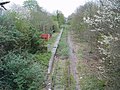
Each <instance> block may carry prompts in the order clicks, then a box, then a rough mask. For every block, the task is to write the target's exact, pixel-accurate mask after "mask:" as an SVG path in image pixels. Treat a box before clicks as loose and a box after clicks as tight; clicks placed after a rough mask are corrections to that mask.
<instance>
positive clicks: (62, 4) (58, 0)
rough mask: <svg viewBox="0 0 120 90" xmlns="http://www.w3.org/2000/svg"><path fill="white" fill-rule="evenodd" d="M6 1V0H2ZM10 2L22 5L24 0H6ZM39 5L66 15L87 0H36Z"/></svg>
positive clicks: (49, 10) (51, 11)
mask: <svg viewBox="0 0 120 90" xmlns="http://www.w3.org/2000/svg"><path fill="white" fill-rule="evenodd" d="M3 1H7V0H3ZM8 1H11V3H13V2H14V3H16V4H20V5H22V3H23V1H25V0H8ZM37 1H38V3H39V5H40V7H42V8H43V9H45V10H46V11H48V12H50V13H53V12H54V11H56V10H60V11H62V13H63V14H64V15H65V16H66V17H67V16H68V15H70V14H72V13H73V12H74V11H75V10H76V8H77V7H78V6H80V5H83V4H85V2H87V1H89V0H37Z"/></svg>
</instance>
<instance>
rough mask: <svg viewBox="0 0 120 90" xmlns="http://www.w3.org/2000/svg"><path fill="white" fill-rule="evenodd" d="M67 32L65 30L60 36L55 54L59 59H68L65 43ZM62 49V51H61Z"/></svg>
mask: <svg viewBox="0 0 120 90" xmlns="http://www.w3.org/2000/svg"><path fill="white" fill-rule="evenodd" d="M67 34H68V31H67V30H66V29H65V30H64V31H63V34H62V36H61V40H60V43H59V46H58V49H57V54H58V55H60V56H61V57H68V49H69V48H68V45H67V43H66V40H67ZM63 48H64V49H63Z"/></svg>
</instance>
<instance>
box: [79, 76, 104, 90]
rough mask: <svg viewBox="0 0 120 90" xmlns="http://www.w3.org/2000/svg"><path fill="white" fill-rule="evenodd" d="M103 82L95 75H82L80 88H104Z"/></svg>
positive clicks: (83, 89) (90, 89)
mask: <svg viewBox="0 0 120 90" xmlns="http://www.w3.org/2000/svg"><path fill="white" fill-rule="evenodd" d="M104 84H105V82H104V81H102V80H98V79H97V78H95V77H89V76H86V77H83V78H82V79H81V90H104Z"/></svg>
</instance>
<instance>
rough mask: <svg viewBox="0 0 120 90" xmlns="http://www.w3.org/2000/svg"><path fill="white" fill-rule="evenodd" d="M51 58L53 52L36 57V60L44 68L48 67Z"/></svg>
mask: <svg viewBox="0 0 120 90" xmlns="http://www.w3.org/2000/svg"><path fill="white" fill-rule="evenodd" d="M50 57H51V52H48V53H40V54H37V55H36V59H37V60H38V61H39V62H40V63H41V64H42V65H44V66H47V67H48V64H49V59H50Z"/></svg>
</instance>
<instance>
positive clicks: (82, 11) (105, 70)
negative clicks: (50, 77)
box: [68, 0, 120, 90]
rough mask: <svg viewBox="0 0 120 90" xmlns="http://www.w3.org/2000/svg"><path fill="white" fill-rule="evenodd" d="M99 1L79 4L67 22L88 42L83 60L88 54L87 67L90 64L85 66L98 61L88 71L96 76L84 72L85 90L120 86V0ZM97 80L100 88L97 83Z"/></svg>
mask: <svg viewBox="0 0 120 90" xmlns="http://www.w3.org/2000/svg"><path fill="white" fill-rule="evenodd" d="M99 1H100V2H88V3H86V4H85V5H84V6H80V7H79V8H78V9H77V10H76V12H75V13H73V14H72V15H71V16H70V17H69V18H68V21H69V22H68V24H71V27H72V29H73V31H74V32H75V33H76V36H77V38H78V39H79V41H80V43H83V44H84V43H87V44H88V46H87V45H86V46H87V51H85V50H86V49H83V50H84V51H82V54H83V55H82V56H83V58H81V60H86V58H87V57H88V58H89V59H88V61H87V62H86V64H87V66H84V69H85V67H88V65H89V64H90V65H91V66H90V67H89V68H86V70H88V69H90V70H91V67H92V66H95V65H93V64H94V62H97V63H98V64H99V65H96V66H95V67H94V68H93V69H92V70H93V71H91V73H89V72H87V74H88V75H89V76H90V77H91V74H92V75H93V76H94V75H95V76H94V77H92V78H89V77H88V78H86V77H85V76H87V75H86V74H85V75H83V78H82V80H80V82H81V83H84V84H83V87H82V90H88V89H89V90H104V89H105V90H118V89H119V88H120V80H119V79H120V78H119V76H120V71H119V69H120V68H119V64H120V60H119V59H120V57H119V56H120V52H119V51H120V50H119V46H120V31H119V30H120V10H119V7H120V2H119V0H99ZM86 54H88V55H86ZM84 56H85V58H84ZM91 62H93V63H91ZM82 69H83V68H82ZM94 72H96V73H97V74H95V73H94ZM83 74H84V73H83ZM84 77H85V78H84ZM98 81H100V82H98ZM87 82H88V83H87ZM89 82H90V83H89ZM95 82H96V83H97V86H98V87H97V88H95V86H94V85H95ZM88 84H90V85H89V86H90V87H89V86H88Z"/></svg>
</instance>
